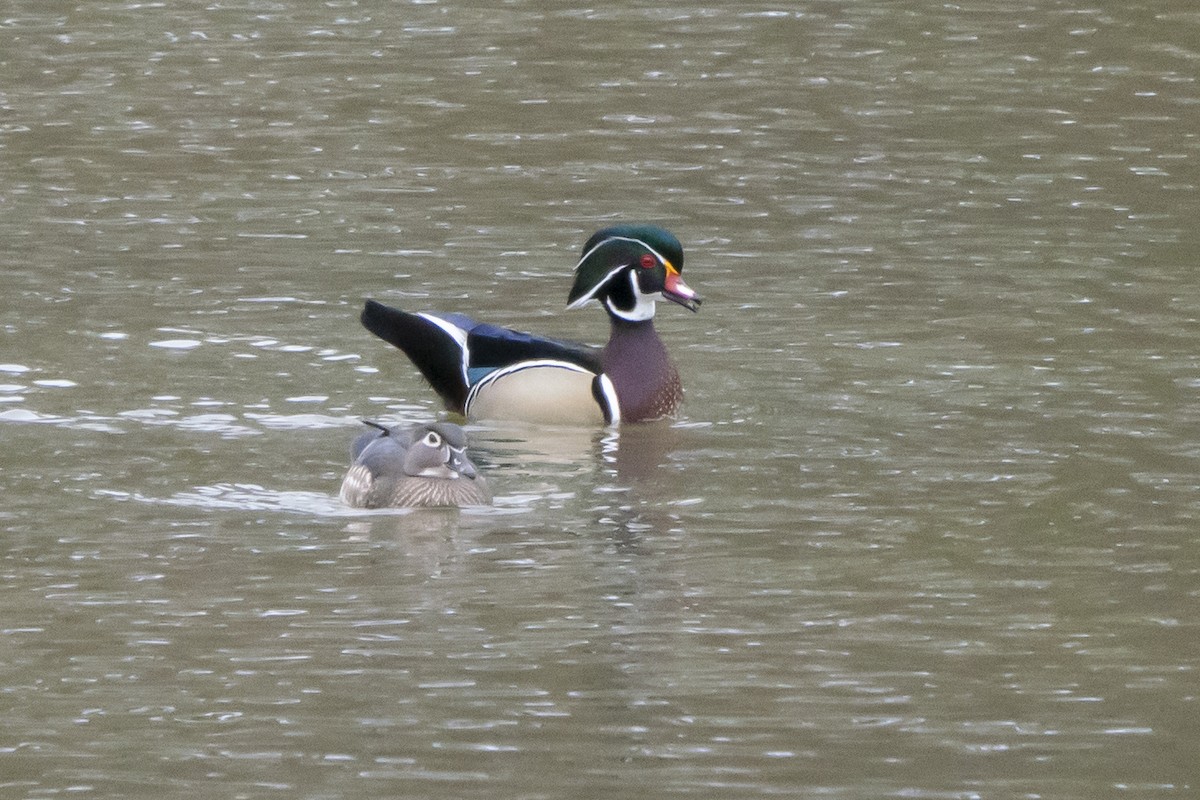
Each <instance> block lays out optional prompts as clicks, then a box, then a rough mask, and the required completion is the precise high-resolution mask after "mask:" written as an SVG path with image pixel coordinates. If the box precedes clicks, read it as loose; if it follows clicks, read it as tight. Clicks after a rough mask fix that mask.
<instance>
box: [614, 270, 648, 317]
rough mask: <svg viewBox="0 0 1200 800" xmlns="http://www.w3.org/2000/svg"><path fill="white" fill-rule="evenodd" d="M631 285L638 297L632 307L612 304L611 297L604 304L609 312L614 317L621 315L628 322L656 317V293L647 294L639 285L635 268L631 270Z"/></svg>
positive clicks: (634, 294) (635, 295)
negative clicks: (618, 306) (619, 306)
mask: <svg viewBox="0 0 1200 800" xmlns="http://www.w3.org/2000/svg"><path fill="white" fill-rule="evenodd" d="M629 287H630V288H631V289H632V290H633V296H634V297H635V298H636V299H637V302H636V303H635V304H634V306H633V308H631V309H623V308H617V307H616V306H614V305H613V304H612V300H611V299H609V298H607V297H606V298H605V299H604V305H605V307H606V308H607V309H608V311H609V313H610V314H612V315H613V316H614V317H620V318H621V319H623V320H626V321H628V322H645V321H646V320H648V319H654V297H655V296H654V295H652V294H645V293H644V292H642V289H641V287H640V286H638V279H637V273H636V272H634V271H633V270H630V271H629Z"/></svg>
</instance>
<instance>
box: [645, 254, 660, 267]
mask: <svg viewBox="0 0 1200 800" xmlns="http://www.w3.org/2000/svg"><path fill="white" fill-rule="evenodd" d="M657 263H658V259H657V258H655V257H654V256H652V255H650V254H649V253H646V255H644V256H642V269H650V268H651V267H653V266H654V265H655V264H657Z"/></svg>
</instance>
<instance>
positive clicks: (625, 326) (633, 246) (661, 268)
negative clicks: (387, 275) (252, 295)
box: [362, 225, 701, 425]
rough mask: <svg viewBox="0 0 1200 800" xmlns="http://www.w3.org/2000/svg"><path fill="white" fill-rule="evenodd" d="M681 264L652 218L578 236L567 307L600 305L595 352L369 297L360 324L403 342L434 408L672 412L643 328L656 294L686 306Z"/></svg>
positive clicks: (587, 415)
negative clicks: (436, 402)
mask: <svg viewBox="0 0 1200 800" xmlns="http://www.w3.org/2000/svg"><path fill="white" fill-rule="evenodd" d="M682 269H683V247H682V246H681V245H680V244H679V240H678V239H676V238H675V236H673V235H672V234H671V233H669V232H667V231H666V230H663V229H662V228H660V227H657V226H655V225H616V226H613V227H609V228H604V229H603V230H600V231H598V232H596V233H595V234H594V235H593V236H592V237H591V238H590V239H588V240H587V243H586V244H585V245H584V246H583V256H582V258H580V260H579V263H578V264H576V265H575V284H574V285H573V286H572V287H571V292H570V294H569V295H568V296H567V308H568V309H573V308H579V307H580V306H583V305H586V304H587V303H590V302H591V301H593V300H595V301H596V302H598V303H600V304H601V305H602V306H603V307H604V310H605V311H607V312H608V317H609V321H610V322H611V333H610V335H609V339H608V344H607V345H606V346H605V347H603V348H598V347H593V346H590V345H585V344H579V343H577V342H570V341H563V340H559V339H548V338H545V337H541V336H535V335H533V334H529V333H521V332H518V331H514V330H509V329H508V328H501V327H498V326H496V325H489V324H487V323H483V322H476V321H475V320H473V319H471V318H469V317H467V316H465V315H463V314H444V313H438V312H432V311H422V312H419V313H409V312H407V311H401V310H400V309H398V308H391V307H388V306H385V305H383V304H381V303H377V302H375V301H374V300H368V301H367V305H366V308H365V309H363V313H362V324H363V325H364V326H365V327H366V328H367V330H369V331H371V333H374V334H375V335H376V336H378V337H379V338H381V339H383V340H384V341H386V342H389V343H391V344H393V345H395V346H396V347H399V348H400V349H401V350H403V351H404V353H405V354H406V355H407V356H408V357H409V359H411V360H412V362H413V363H414V364H415V365H416V366H417V368H418V369H419V370H420V371H421V374H422V375H424V376H425V379H426V380H427V381H429V384H430V385H431V386H432V387H433V389H434V391H436V392H437V393H438V394H439V395H440V396H441V398H442V400H443V401H444V402H445V404H446V408H447V409H448V410H450V411H453V412H455V413H458V414H462V415H464V416H466V417H470V418H473V419H517V420H525V421H528V422H537V423H544V424H559V425H580V424H584V425H594V424H609V425H612V424H616V423H618V422H622V421H624V422H642V421H646V420H652V419H658V418H660V417H666V416H671V415H674V414H675V412H676V411H677V410H678V408H679V405H680V403H681V402H682V400H683V387H682V385H681V384H680V381H679V373H678V371H677V370H676V369H675V364H674V363H673V362H672V361H671V358H670V356H669V355H667V349H666V347H665V346H664V345H663V343H662V340H661V339H659V338H658V333H657V332H656V331H655V330H654V304H655V300H656V299H657V297H658V296H659V295H661V296H662V297H664V298H666V299H667V300H671V301H673V302H675V303H678V304H679V305H681V306H683V307H684V308H687V309H690V310H691V311H696V310H697V309H698V308H699V307H700V303H701V298H700V296H699V295H698V294H696V293H695V292H694V291H692V290H691V289H690V288H689V287H688V286H687V284H685V283H684V282H683V279H682V278H681V277H680V274H679V273H680V270H682Z"/></svg>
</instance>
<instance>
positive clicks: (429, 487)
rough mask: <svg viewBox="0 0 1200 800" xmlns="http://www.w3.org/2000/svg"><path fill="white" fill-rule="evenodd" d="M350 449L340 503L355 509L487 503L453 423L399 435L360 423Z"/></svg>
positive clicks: (460, 431)
mask: <svg viewBox="0 0 1200 800" xmlns="http://www.w3.org/2000/svg"><path fill="white" fill-rule="evenodd" d="M363 422H364V424H366V425H368V426H369V427H370V428H371V430H369V431H366V432H365V433H363V434H362V435H361V436H359V437H358V438H357V439H355V440H354V444H353V445H351V447H350V460H351V462H352V463H351V465H350V469H349V471H347V472H346V477H345V478H343V479H342V489H341V492H340V496H341V498H342V502H344V503H346V504H347V505H350V506H354V507H355V508H386V507H400V508H409V507H418V506H477V505H488V504H489V503H491V502H492V496H491V493H490V492H489V491H488V487H487V483H486V482H485V481H484V479H483V478H482V477H481V476H480V475H479V474H478V473H477V472H476V470H475V465H474V464H473V463H471V459H470V458H468V457H467V452H466V449H467V436H466V432H465V431H463V429H462V428H461V427H459V426H458V425H455V424H454V423H452V422H432V423H426V424H423V425H416V426H414V427H412V428H410V429H408V430H405V431H398V430H396V429H394V428H389V427H387V426H386V425H380V424H379V423H378V422H372V421H369V420H364V421H363Z"/></svg>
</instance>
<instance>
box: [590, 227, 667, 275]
mask: <svg viewBox="0 0 1200 800" xmlns="http://www.w3.org/2000/svg"><path fill="white" fill-rule="evenodd" d="M609 242H633V243H634V244H640V245H641V246H642V247H644V248H646V249H647V250H649V251H650V252H651V253H653V254H654V257H655V258H657V259H658V260H659V261H661V262H663V263H664V264H670V263H671V262H670V261H668V260H667V259H665V258H663V257H662V254H661V253H659V252H658V251H657V250H655V249H654V248H653V247H651V246H650V245H648V244H646V243H645V242H643V241H642V240H641V239H632V238H630V237H628V236H610V237H608V238H607V239H605V240H603V241H602V242H599V243H598V244H597V245H596V246H595V247H593V248H592V249H591V250H588V251H587V252H586V253H584V254H583V258H581V259H579V264H582V263H583V262H585V261H587V260H588V256H590V255H591V254H592V253H594V252H596V251H597V250H599V249H600V248H601V247H604V245H606V244H608V243H609ZM579 264H576V265H575V269H579ZM626 266H628V265H626ZM671 266H674V264H672V265H671ZM609 277H612V274H611V273H610V274H609Z"/></svg>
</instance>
